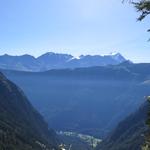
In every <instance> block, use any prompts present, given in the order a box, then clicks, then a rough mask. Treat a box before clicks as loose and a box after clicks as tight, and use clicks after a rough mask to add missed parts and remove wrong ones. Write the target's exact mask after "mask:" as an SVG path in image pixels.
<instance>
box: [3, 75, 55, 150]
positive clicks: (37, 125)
mask: <svg viewBox="0 0 150 150" xmlns="http://www.w3.org/2000/svg"><path fill="white" fill-rule="evenodd" d="M57 145H58V139H57V136H56V134H55V132H54V131H53V130H48V126H47V124H46V123H45V122H44V120H43V118H42V117H41V115H40V114H39V113H38V112H37V111H36V110H35V109H34V108H33V107H32V105H31V104H30V103H29V102H28V100H27V98H26V96H25V95H24V94H23V92H22V91H21V90H20V89H19V88H18V87H17V86H16V85H15V84H13V83H12V82H10V81H9V80H7V79H6V78H5V77H4V76H3V74H1V73H0V146H1V148H2V149H7V150H11V149H15V150H43V149H46V148H47V149H51V148H54V149H57Z"/></svg>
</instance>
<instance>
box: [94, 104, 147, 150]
mask: <svg viewBox="0 0 150 150" xmlns="http://www.w3.org/2000/svg"><path fill="white" fill-rule="evenodd" d="M147 112H148V104H147V103H145V104H144V105H143V106H142V107H140V109H139V110H138V111H136V112H135V113H134V114H132V115H130V116H129V117H127V118H126V119H125V120H123V121H122V122H120V124H119V125H118V126H117V127H116V129H115V130H114V131H113V132H112V134H111V135H110V136H108V137H107V138H106V139H105V140H104V141H103V142H102V143H101V144H100V145H99V146H98V147H97V150H141V146H142V145H143V143H144V140H145V139H144V134H145V132H146V131H147V130H148V129H147V126H146V124H145V122H146V120H147Z"/></svg>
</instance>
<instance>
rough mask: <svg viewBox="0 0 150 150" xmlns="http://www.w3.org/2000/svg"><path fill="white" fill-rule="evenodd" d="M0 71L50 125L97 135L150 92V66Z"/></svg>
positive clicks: (115, 123)
mask: <svg viewBox="0 0 150 150" xmlns="http://www.w3.org/2000/svg"><path fill="white" fill-rule="evenodd" d="M1 71H2V72H3V73H4V74H5V75H6V76H7V77H8V78H9V79H10V80H12V81H13V82H15V83H16V84H17V85H19V86H20V87H21V88H22V89H23V90H24V92H25V94H26V95H27V96H28V98H29V99H30V102H31V103H32V104H33V105H34V107H35V108H36V109H37V110H38V111H39V112H40V113H41V114H42V115H43V116H44V118H45V119H46V121H47V122H48V124H49V127H51V128H54V129H55V130H57V131H60V130H62V131H73V132H78V133H83V134H88V135H93V136H95V137H98V138H103V137H105V136H107V135H108V134H109V133H110V132H111V130H112V129H113V128H115V127H116V126H117V124H118V123H119V122H120V121H121V120H123V119H124V118H125V117H127V116H128V115H129V114H130V113H132V112H134V111H135V110H136V109H137V108H138V107H139V106H140V105H141V104H142V103H143V102H144V100H143V97H144V96H146V95H149V91H150V82H149V81H150V64H132V63H130V62H124V63H122V64H119V65H109V66H100V67H90V68H77V69H61V70H50V71H46V72H23V71H12V70H1ZM33 89H34V90H33Z"/></svg>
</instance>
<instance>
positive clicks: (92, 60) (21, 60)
mask: <svg viewBox="0 0 150 150" xmlns="http://www.w3.org/2000/svg"><path fill="white" fill-rule="evenodd" d="M124 61H126V59H125V58H124V57H123V56H122V55H121V54H120V53H116V54H110V55H104V56H101V55H81V56H79V58H75V57H74V56H72V55H69V54H59V53H53V52H48V53H45V54H43V55H41V56H39V57H37V58H35V57H33V56H31V55H28V54H25V55H21V56H11V55H8V54H5V55H1V56H0V68H1V69H11V70H18V71H34V72H39V71H47V70H50V69H64V68H80V67H92V66H106V65H116V64H119V63H122V62H124Z"/></svg>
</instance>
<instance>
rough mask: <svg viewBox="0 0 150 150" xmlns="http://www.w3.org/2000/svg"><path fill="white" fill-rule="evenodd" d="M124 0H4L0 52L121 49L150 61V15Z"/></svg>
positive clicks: (133, 57)
mask: <svg viewBox="0 0 150 150" xmlns="http://www.w3.org/2000/svg"><path fill="white" fill-rule="evenodd" d="M137 17H138V13H136V12H135V9H134V8H133V7H132V6H131V5H129V4H127V3H126V4H122V3H121V0H109V1H106V0H0V19H1V23H0V54H4V53H8V54H12V55H20V54H25V53H28V54H32V55H34V56H39V55H40V54H42V53H45V52H47V51H53V52H58V53H70V54H73V55H75V56H78V55H80V54H92V55H94V54H108V53H110V52H120V53H122V54H123V55H124V56H125V57H127V58H129V59H131V60H132V61H134V62H150V59H149V57H150V43H148V42H147V40H148V38H149V34H148V33H147V32H146V30H147V29H148V28H149V18H147V19H146V20H145V21H143V22H137V21H136V18H137Z"/></svg>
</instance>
